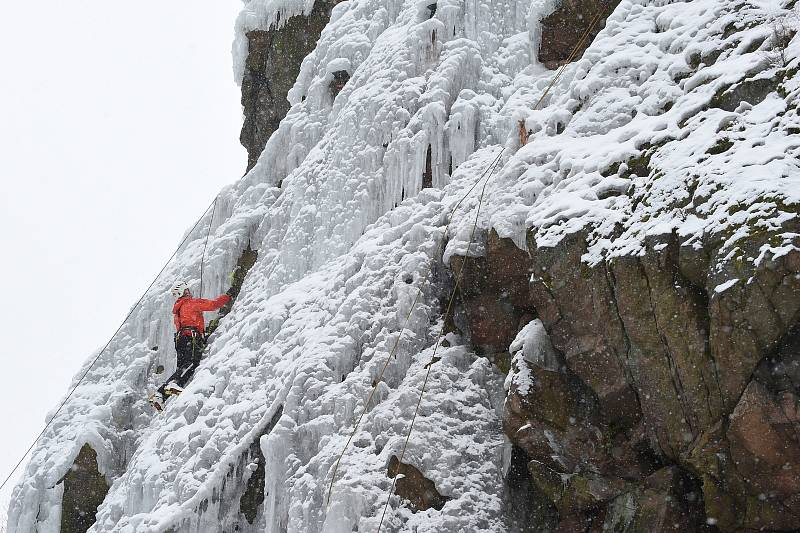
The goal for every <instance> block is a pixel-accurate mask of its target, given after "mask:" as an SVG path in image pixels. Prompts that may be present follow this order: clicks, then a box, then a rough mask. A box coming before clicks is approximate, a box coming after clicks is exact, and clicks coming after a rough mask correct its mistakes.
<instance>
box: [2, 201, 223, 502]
mask: <svg viewBox="0 0 800 533" xmlns="http://www.w3.org/2000/svg"><path fill="white" fill-rule="evenodd" d="M216 202H217V199H216V198H215V199H214V202H213V203H212V204H211V205H209V206H208V207H207V208H206V209H205V211H203V214H202V216H201V217H200V218H199V219H198V220H197V222H195V224H194V226H192V229H190V230H189V232H188V233H187V234H186V236H185V237H184V238H183V240H182V241H181V242H180V244H178V247H177V248H176V249H175V251H174V252H172V255H171V256H170V257H169V259H167V262H166V263H164V266H163V267H162V268H161V270H160V271H159V273H158V274H156V277H155V278H153V281H152V282H150V285H148V287H147V288H146V289H145V290H144V292H143V293H142V296H141V298H139V301H137V302H136V304H135V305H134V306H133V307H131V310H130V311H129V312H128V315H127V316H126V317H125V319H124V320H123V321H122V323H121V324H120V325H119V327H118V328H117V330H116V331H115V332H114V334H113V335H111V338H110V339H108V342H106V344H105V346H103V348H102V349H101V350H100V352H99V353H98V354H97V356H96V357H95V358H94V359H93V360H92V362H91V364H90V365H89V367H88V368H87V369H86V370H85V371H84V372H83V374H82V375H81V377H80V379H78V383H76V384H75V386H74V387H72V390H70V391H69V394H67V396H66V397H65V398H64V400H62V402H61V404H60V405H59V406H58V409H56V411H55V413H53V414H52V415H50V416H49V417H48V420H47V423H46V424H45V426H44V428H43V429H42V431H41V432H40V433H39V435H37V436H36V438H35V439H34V440H33V442H32V443H31V445H30V446H28V449H27V450H26V451H25V453H24V454H23V455H22V457H21V458H20V460H19V461H18V462H17V464H16V465H14V468H12V469H11V472H9V474H8V476H6V478H5V479H4V480H3V483H2V484H0V490H3V487H5V486H6V483H8V481H9V480H10V479H11V476H13V475H14V472H16V471H17V468H19V466H20V465H21V464H22V462H23V461H24V460H25V458H26V457H27V456H28V454H29V453H31V450H33V447H34V446H36V444H37V443H38V442H39V440H41V438H42V436H43V435H44V433H45V431H47V428H49V427H50V425H51V424H52V423H53V420H55V419H56V416H58V413H60V412H61V409H63V408H64V405H66V403H67V401H68V400H69V399H70V398H71V397H72V395H73V394H74V393H75V391H76V390H77V389H78V387H79V386H80V385H81V383H83V380H84V379H85V378H86V376H87V375H88V374H89V372H90V371H91V370H92V368H93V367H94V365H95V364H96V363H97V361H98V360H99V359H100V357H101V356H102V355H103V354H104V353H105V351H106V349H108V347H109V345H110V344H111V341H112V340H114V337H116V336H117V334H118V333H119V332H120V331H122V328H123V327H124V326H125V323H126V322H128V319H129V318H130V317H131V315H133V312H134V311H136V309H137V308H138V307H139V305H140V304H141V303H142V301H143V300H144V297H145V296H147V293H148V292H149V291H150V289H152V288H153V285H155V284H156V281H158V279H159V278H160V277H161V274H163V273H164V271H165V270H166V269H167V266H169V264H170V262H171V261H172V259H173V258H174V257H175V256H176V255H177V254H178V251H179V250H180V249H181V247H182V246H183V244H184V243H185V242H186V240H187V239H188V238H189V236H190V235H191V234H192V232H193V231H194V230H195V229H196V228H197V226H198V225H199V224H200V221H201V220H203V217H205V215H206V213H208V210H209V209H211V208H212V206H213V205H216ZM212 218H213V215H212ZM206 239H208V237H206ZM201 269H202V264H201Z"/></svg>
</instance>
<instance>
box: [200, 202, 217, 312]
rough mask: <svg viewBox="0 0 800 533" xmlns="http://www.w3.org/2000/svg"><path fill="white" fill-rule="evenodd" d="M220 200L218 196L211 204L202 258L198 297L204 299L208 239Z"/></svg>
mask: <svg viewBox="0 0 800 533" xmlns="http://www.w3.org/2000/svg"><path fill="white" fill-rule="evenodd" d="M218 199H219V195H217V196H216V197H215V198H214V202H213V203H212V204H211V220H209V221H208V231H207V232H206V240H205V242H204V243H203V257H201V258H200V293H199V294H198V296H199V297H200V298H202V297H203V265H204V264H205V262H206V247H208V237H209V235H211V226H213V225H214V214H215V213H216V211H217V200H218ZM206 211H207V210H206Z"/></svg>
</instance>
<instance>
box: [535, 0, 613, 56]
mask: <svg viewBox="0 0 800 533" xmlns="http://www.w3.org/2000/svg"><path fill="white" fill-rule="evenodd" d="M611 4H612V5H611V7H616V6H617V4H619V0H615V1H613V2H611ZM611 7H608V5H607V4H606V3H604V2H602V1H601V0H562V1H561V2H560V5H559V7H558V8H557V9H556V10H555V11H553V12H552V13H551V14H550V15H548V16H547V17H545V19H544V20H542V42H541V44H540V46H539V61H540V62H542V63H543V64H544V65H545V66H546V67H547V68H550V69H554V68H558V67H560V66H561V65H563V64H564V63H566V61H567V59H568V58H569V56H570V53H572V51H573V49H574V48H575V47H576V46H578V45H579V43H580V41H581V39H582V38H583V35H584V33H585V32H586V31H587V30H588V29H589V24H590V22H591V20H592V19H593V18H594V16H595V15H596V14H598V13H602V15H601V17H600V19H599V20H598V22H597V24H596V25H595V27H594V29H593V30H592V31H591V33H590V34H589V36H588V38H586V40H585V41H584V42H583V43H580V45H579V46H578V49H577V53H576V55H575V57H574V58H573V60H578V59H580V58H581V56H582V55H583V52H584V51H585V50H586V49H587V48H588V47H589V45H590V44H591V43H592V41H593V40H594V38H595V37H596V36H597V34H598V33H600V30H602V29H603V27H604V26H605V20H606V16H607V15H608V13H611Z"/></svg>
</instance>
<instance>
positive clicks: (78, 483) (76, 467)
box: [61, 444, 108, 533]
mask: <svg viewBox="0 0 800 533" xmlns="http://www.w3.org/2000/svg"><path fill="white" fill-rule="evenodd" d="M63 483H64V499H63V500H62V503H61V531H62V533H84V532H85V531H86V530H88V529H89V528H90V527H91V526H92V524H94V523H95V517H96V515H97V508H98V507H99V506H100V504H101V503H103V500H104V499H105V497H106V494H108V483H107V482H106V479H105V476H103V475H102V474H101V473H100V471H99V469H98V467H97V452H95V451H94V449H93V448H92V447H91V446H89V445H88V444H84V445H83V447H82V448H81V451H80V452H79V453H78V456H77V457H76V458H75V463H74V464H73V465H72V467H71V468H70V469H69V472H67V474H66V475H65V476H64V479H63Z"/></svg>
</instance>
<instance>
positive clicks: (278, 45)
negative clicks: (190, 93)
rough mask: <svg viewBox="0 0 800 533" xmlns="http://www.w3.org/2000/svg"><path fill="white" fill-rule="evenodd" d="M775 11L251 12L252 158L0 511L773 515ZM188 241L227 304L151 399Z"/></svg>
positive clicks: (783, 151) (742, 3) (86, 526)
mask: <svg viewBox="0 0 800 533" xmlns="http://www.w3.org/2000/svg"><path fill="white" fill-rule="evenodd" d="M796 10H797V8H796V6H795V5H794V2H793V1H790V2H781V1H778V0H775V1H761V0H759V1H755V0H750V1H748V0H736V1H732V2H716V1H712V0H694V1H691V2H679V1H672V2H671V1H660V0H623V1H621V2H610V3H606V2H599V1H596V0H563V1H559V0H488V1H485V2H482V3H477V2H465V1H461V0H438V1H435V2H434V1H432V0H424V1H417V0H390V1H388V2H387V1H386V0H380V1H379V0H346V1H342V2H323V1H320V0H317V1H316V2H315V1H313V0H308V1H292V0H282V1H271V0H270V1H267V0H251V1H248V2H245V7H244V9H243V12H242V14H241V16H240V17H239V20H238V22H237V26H236V39H235V42H234V63H235V73H236V76H237V80H238V81H240V83H241V85H242V102H243V105H244V110H245V125H244V128H243V130H242V142H243V144H245V146H246V147H247V148H248V153H249V162H248V168H249V172H248V174H247V175H246V176H245V177H244V178H242V179H241V180H240V181H238V182H236V183H235V184H233V185H231V186H229V187H227V188H225V189H224V190H223V191H222V192H221V193H220V195H219V197H218V199H217V202H216V203H215V204H214V208H213V209H210V210H209V211H207V212H206V213H205V214H204V215H203V217H202V218H201V221H200V224H199V225H198V227H197V228H195V229H194V230H192V231H190V232H189V233H188V234H187V239H186V242H185V244H183V245H182V247H181V249H180V250H179V253H178V255H177V256H176V259H175V260H174V261H173V262H172V263H170V265H169V266H168V268H167V270H166V271H165V273H164V275H163V276H162V277H161V278H160V279H159V281H158V282H157V283H156V286H155V287H154V288H153V290H152V291H151V292H149V293H148V294H146V295H145V297H144V299H143V301H142V303H141V304H140V305H138V306H136V307H135V308H134V310H133V313H132V316H131V318H130V320H129V321H128V322H127V323H126V325H125V327H124V328H123V329H122V330H121V331H120V332H119V333H118V334H117V335H115V337H114V338H113V339H112V342H111V344H110V346H109V349H108V350H106V351H105V352H103V353H101V354H99V357H98V358H97V361H96V363H95V362H93V361H94V360H95V356H94V355H92V357H90V358H89V359H88V360H87V364H86V366H85V368H84V369H81V371H80V372H79V374H78V375H79V376H80V375H82V374H83V373H84V371H85V370H87V369H88V374H87V377H86V379H85V380H84V381H83V382H81V383H80V384H79V383H78V382H77V381H75V382H74V383H73V385H75V386H77V388H76V390H75V393H74V394H73V396H72V397H71V398H70V400H69V401H68V402H67V404H66V405H65V407H64V409H62V410H61V411H59V412H56V413H53V415H52V424H51V426H49V427H48V430H47V432H46V433H45V435H44V437H43V439H42V440H41V442H40V443H39V445H38V446H37V447H36V449H35V450H34V452H33V455H32V459H31V462H30V464H29V465H28V467H27V471H26V476H25V479H24V480H23V481H22V483H21V484H20V485H19V486H18V487H17V488H16V490H15V493H14V500H13V502H12V506H11V512H10V522H9V530H10V531H18V532H26V533H27V532H32V531H87V530H88V531H92V532H101V531H121V532H154V533H155V532H165V531H174V532H207V531H220V532H232V531H245V532H246V531H269V532H290V531H293V532H317V531H320V532H321V531H325V532H331V533H339V532H348V533H349V532H352V531H371V532H374V531H378V530H379V529H380V530H382V531H431V532H433V531H436V532H448V531H449V532H457V531H496V532H548V531H554V532H555V531H558V532H593V531H598V532H599V531H616V532H642V533H643V532H662V531H676V530H682V531H697V532H714V531H721V532H744V531H794V530H796V528H797V527H798V524H800V218H799V215H800V163H798V151H800V117H799V116H798V108H797V96H798V94H800V78H798V66H799V65H800V59H798V55H799V53H800V40H798V39H797V38H796V24H797V22H796ZM559 67H563V70H559V71H556V70H555V69H556V68H559ZM209 230H210V238H209V240H208V246H207V247H206V246H205V236H206V234H207V233H206V232H207V231H209ZM201 263H202V264H203V266H204V268H205V276H206V278H205V280H204V287H206V291H207V293H208V294H207V295H210V294H211V293H217V292H221V291H223V290H225V289H226V288H227V286H228V284H229V283H230V281H229V278H228V275H227V273H229V272H231V271H234V272H235V273H234V276H233V277H232V279H233V281H234V283H235V284H236V293H237V295H238V296H237V299H236V301H235V303H234V304H233V306H231V308H230V309H226V314H225V316H224V317H223V318H222V319H221V320H220V321H219V323H218V326H217V327H216V329H215V330H214V333H213V334H212V336H211V338H210V339H209V341H210V342H209V347H208V349H207V351H206V354H205V357H204V360H203V363H202V365H201V367H200V369H199V371H198V372H197V374H196V376H195V378H194V380H193V381H192V383H191V384H190V385H189V387H187V389H186V391H185V392H184V393H183V394H182V395H181V396H180V397H178V398H177V399H173V400H170V402H169V403H168V405H167V409H166V411H165V412H164V413H162V414H160V415H157V414H155V413H154V412H153V411H152V410H151V409H150V408H149V406H148V405H147V404H146V402H145V397H146V395H147V392H148V391H149V390H152V389H153V388H154V387H155V386H157V385H158V384H160V382H161V380H163V378H164V375H165V373H164V372H163V371H162V372H160V373H158V372H159V370H162V369H160V368H159V367H162V366H163V367H166V368H165V369H166V370H167V371H169V370H170V369H171V368H173V367H174V364H175V363H174V355H173V353H172V351H171V349H170V347H169V345H170V336H171V331H170V323H171V320H170V319H171V317H170V315H169V309H170V307H171V299H170V297H169V295H168V293H167V288H168V287H169V286H170V284H171V283H172V281H173V280H174V279H176V278H184V279H191V278H193V277H196V276H197V274H198V272H199V268H200V265H201ZM362 415H363V416H362ZM76 487H89V488H90V489H91V490H88V491H79V490H78V489H76Z"/></svg>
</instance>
